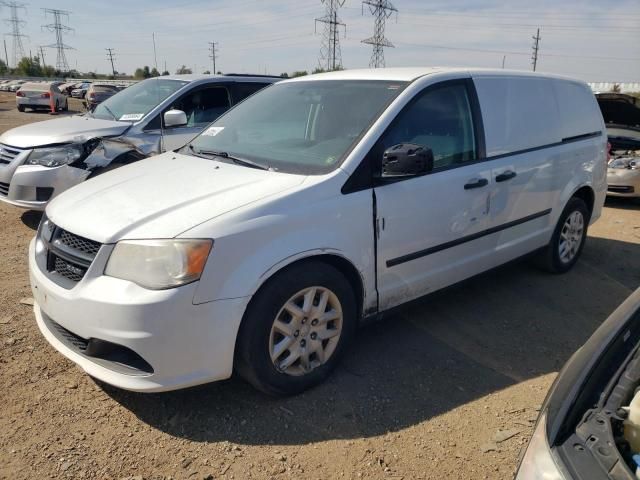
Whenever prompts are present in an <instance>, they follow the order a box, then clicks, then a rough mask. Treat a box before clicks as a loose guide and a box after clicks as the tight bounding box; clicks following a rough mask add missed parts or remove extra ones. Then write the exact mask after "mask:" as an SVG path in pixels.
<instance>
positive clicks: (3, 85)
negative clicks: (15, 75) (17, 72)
mask: <svg viewBox="0 0 640 480" xmlns="http://www.w3.org/2000/svg"><path fill="white" fill-rule="evenodd" d="M13 82H14V80H3V81H1V82H0V92H7V91H8V90H9V85H11V83H13Z"/></svg>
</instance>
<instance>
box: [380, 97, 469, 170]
mask: <svg viewBox="0 0 640 480" xmlns="http://www.w3.org/2000/svg"><path fill="white" fill-rule="evenodd" d="M381 142H382V147H383V148H382V150H386V149H387V148H389V147H392V146H393V145H397V144H399V143H414V144H417V145H422V146H423V147H428V148H430V149H431V150H432V152H433V159H434V170H437V169H441V168H446V167H449V166H452V165H455V164H459V163H464V162H468V161H472V160H475V159H476V158H477V152H476V147H475V145H476V142H475V138H474V131H473V120H472V116H471V106H470V103H469V98H468V96H467V88H466V87H465V86H464V85H444V86H442V87H436V88H435V89H434V88H430V89H428V90H426V91H425V92H424V93H420V94H418V95H417V97H416V98H415V99H414V100H413V101H412V102H411V103H410V104H409V105H408V106H407V107H405V109H404V110H403V111H401V112H400V113H399V114H398V116H397V117H396V118H395V120H394V121H393V123H392V124H391V126H390V127H389V129H388V130H387V131H386V132H385V133H384V135H383V136H382V138H381ZM379 158H381V157H379Z"/></svg>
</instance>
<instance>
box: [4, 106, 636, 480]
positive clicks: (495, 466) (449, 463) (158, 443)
mask: <svg viewBox="0 0 640 480" xmlns="http://www.w3.org/2000/svg"><path fill="white" fill-rule="evenodd" d="M13 102H14V100H13V96H10V95H7V94H0V131H5V130H6V129H8V128H10V127H12V126H16V125H19V124H23V123H27V122H32V121H40V120H47V119H49V118H50V117H49V116H48V115H46V114H40V113H38V114H33V113H18V112H17V111H16V110H15V104H14V103H13ZM70 106H71V108H72V109H74V108H75V109H78V107H79V104H78V103H77V102H75V101H74V102H73V103H70ZM38 221H39V215H38V214H35V213H34V212H24V211H22V210H19V209H17V208H13V207H9V206H5V205H4V204H2V205H0V405H2V413H1V414H0V478H3V479H22V478H72V479H84V478H97V479H122V478H136V479H143V478H144V479H147V480H149V479H161V478H164V479H166V478H173V479H191V478H193V479H200V480H201V479H210V478H215V479H218V478H220V479H254V478H255V479H263V478H265V479H270V478H273V479H286V478H305V479H306V478H310V479H333V478H339V479H341V478H345V479H360V478H376V479H377V478H380V479H395V480H399V479H405V480H408V479H445V478H451V479H458V478H460V479H467V478H468V479H474V480H475V479H502V478H511V477H512V475H513V472H514V469H515V467H516V465H517V460H518V455H519V453H520V451H521V449H522V447H523V446H524V445H526V442H527V441H528V437H529V435H530V434H531V429H532V425H533V422H534V421H535V418H536V415H537V411H538V408H539V407H540V404H541V403H542V401H543V399H544V396H545V394H546V391H547V389H548V388H549V386H550V385H551V382H552V381H553V379H554V377H555V374H556V372H557V371H558V369H559V368H560V367H561V366H562V365H563V363H564V362H565V361H566V360H567V359H568V358H569V356H570V355H571V354H572V352H573V351H574V350H576V349H577V348H578V347H579V346H580V345H581V344H582V343H583V342H584V341H585V340H586V339H587V338H588V337H589V336H590V335H591V333H592V332H593V331H594V330H595V329H596V328H597V326H598V325H599V324H600V323H601V322H602V321H603V320H604V319H605V318H606V317H607V315H609V313H611V311H612V310H613V309H614V308H615V307H616V306H617V305H618V304H619V303H620V302H622V300H624V298H626V297H627V296H628V295H629V294H630V293H631V291H632V290H633V289H635V288H637V287H638V286H640V202H629V201H609V202H607V206H606V208H605V210H604V215H603V217H602V218H601V219H600V220H599V221H598V222H597V223H596V224H595V225H594V226H593V227H592V228H591V229H590V231H589V239H588V242H587V244H586V247H585V250H584V254H583V257H582V259H581V260H580V262H579V263H578V264H577V265H576V267H575V268H574V269H573V270H572V271H571V272H570V273H568V274H566V275H563V276H554V275H549V274H545V273H542V272H540V271H538V270H536V269H535V268H533V267H531V266H530V265H529V264H528V263H517V264H512V265H509V266H505V267H502V268H500V269H498V270H496V271H493V272H491V273H488V274H485V275H482V276H480V277H477V278H475V279H473V280H471V281H469V282H466V283H464V284H462V285H460V286H457V287H454V288H452V289H449V290H447V291H446V292H444V293H441V294H437V295H435V296H432V297H431V298H428V299H427V300H425V301H423V302H421V303H420V304H417V305H413V306H411V307H410V308H407V309H405V310H403V311H402V312H401V313H398V314H395V315H393V316H389V317H388V318H386V319H385V320H384V321H381V322H378V323H375V324H372V325H370V326H368V327H366V328H364V329H362V330H361V332H360V334H359V336H358V338H357V340H356V342H355V345H354V346H353V348H352V350H351V352H350V353H349V354H348V355H347V357H346V359H345V361H344V362H343V363H342V365H341V366H340V367H339V368H338V369H337V371H336V372H335V374H334V375H333V376H332V377H331V378H330V379H329V380H328V381H327V382H326V383H325V384H323V385H322V386H320V387H318V388H316V389H314V390H312V391H309V392H307V393H305V394H303V395H300V396H297V397H294V398H286V399H274V398H269V397H267V396H265V395H262V394H260V393H258V392H256V391H255V390H253V389H252V388H251V387H249V386H248V385H246V384H245V383H244V382H242V381H241V380H239V379H231V380H228V381H225V382H220V383H216V384H211V385H207V386H203V387H198V388H193V389H189V390H185V391H179V392H173V393H165V394H146V395H145V394H134V393H129V392H124V391H119V390H116V389H113V388H109V387H106V386H104V385H99V384H96V383H95V382H94V381H93V380H92V379H91V378H89V377H88V376H87V375H85V374H84V373H83V372H82V371H81V370H79V369H78V368H77V367H75V366H74V364H72V363H71V362H69V361H67V360H66V359H65V358H63V357H62V356H61V355H59V354H58V353H57V352H56V351H54V350H53V348H51V347H50V346H49V345H48V344H47V342H46V341H45V340H44V339H43V337H42V336H41V335H40V333H39V331H38V329H37V327H36V324H35V321H34V318H33V314H32V311H31V307H30V306H28V305H24V304H21V299H25V298H29V297H30V296H31V293H30V289H29V279H28V274H27V258H26V252H27V244H28V242H29V240H30V239H31V237H32V236H33V235H34V229H35V228H36V225H37V222H38ZM505 438H506V439H505Z"/></svg>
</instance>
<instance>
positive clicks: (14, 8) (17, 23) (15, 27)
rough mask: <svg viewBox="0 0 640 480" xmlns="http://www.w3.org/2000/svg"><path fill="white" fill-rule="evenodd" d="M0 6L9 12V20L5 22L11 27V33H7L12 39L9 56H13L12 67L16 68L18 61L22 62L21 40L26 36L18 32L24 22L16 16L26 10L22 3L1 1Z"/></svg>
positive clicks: (22, 49) (22, 48)
mask: <svg viewBox="0 0 640 480" xmlns="http://www.w3.org/2000/svg"><path fill="white" fill-rule="evenodd" d="M0 5H3V6H5V7H9V11H10V12H11V16H10V18H8V19H6V20H5V21H6V22H7V23H8V24H9V25H11V33H9V35H10V36H11V37H12V38H13V40H12V51H11V54H12V55H13V66H14V67H17V66H18V63H19V62H20V60H22V57H24V47H23V46H22V38H23V37H26V35H23V34H22V33H21V32H20V27H21V26H23V25H24V24H25V23H26V22H25V21H24V20H20V17H19V16H18V12H19V11H20V10H21V9H22V10H24V11H25V12H26V11H27V10H26V8H25V4H24V3H18V2H13V1H11V2H5V1H3V2H0ZM29 58H31V55H29ZM7 65H8V63H7Z"/></svg>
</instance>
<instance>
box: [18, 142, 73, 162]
mask: <svg viewBox="0 0 640 480" xmlns="http://www.w3.org/2000/svg"><path fill="white" fill-rule="evenodd" d="M83 154H84V148H83V147H82V145H79V144H77V143H70V144H69V145H61V146H59V147H46V148H36V149H34V150H33V151H32V152H31V153H30V154H29V157H28V158H27V161H26V162H25V163H26V164H27V165H42V166H43V167H59V166H61V165H69V164H70V163H73V162H75V161H76V160H78V159H79V158H80V157H82V155H83Z"/></svg>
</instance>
